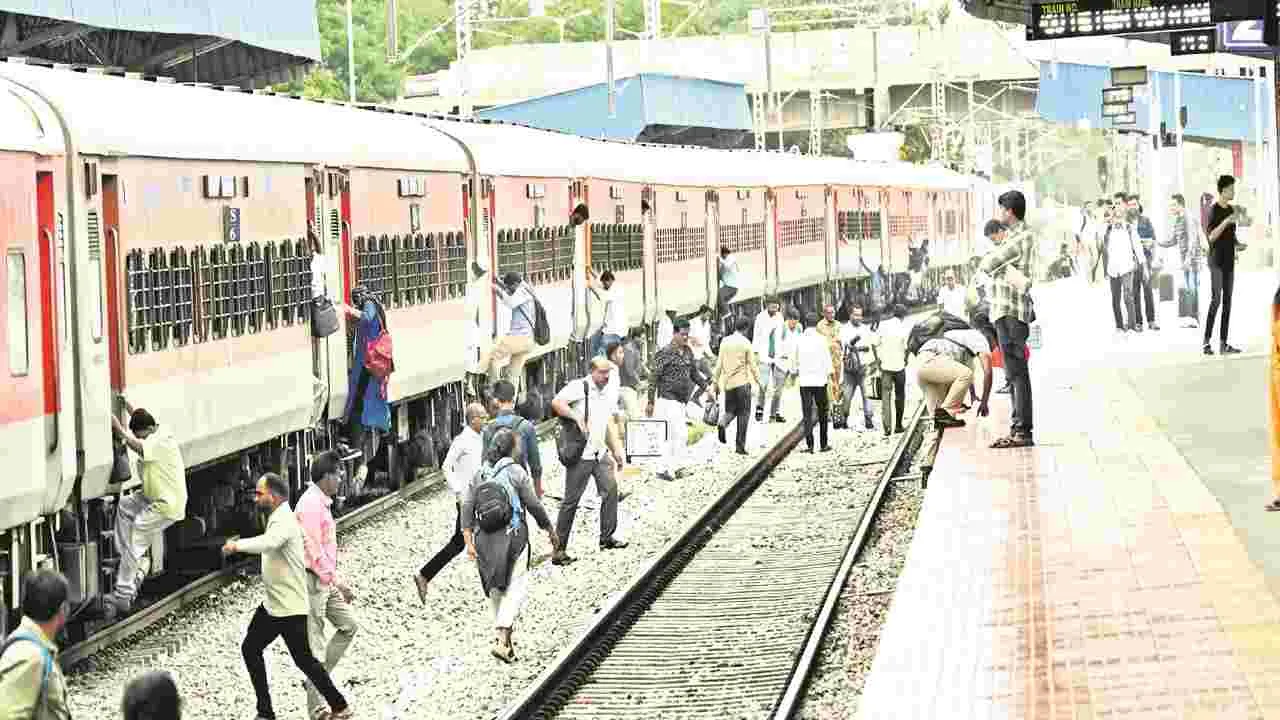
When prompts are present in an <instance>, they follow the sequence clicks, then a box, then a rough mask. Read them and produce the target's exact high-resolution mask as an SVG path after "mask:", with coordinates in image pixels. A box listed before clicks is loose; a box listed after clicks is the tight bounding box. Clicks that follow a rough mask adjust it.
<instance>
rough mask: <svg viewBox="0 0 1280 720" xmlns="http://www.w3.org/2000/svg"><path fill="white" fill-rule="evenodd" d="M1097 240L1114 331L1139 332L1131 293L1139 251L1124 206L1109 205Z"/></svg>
mask: <svg viewBox="0 0 1280 720" xmlns="http://www.w3.org/2000/svg"><path fill="white" fill-rule="evenodd" d="M1099 241H1100V243H1101V249H1100V252H1099V255H1100V256H1101V258H1102V260H1101V262H1102V272H1103V274H1105V275H1106V276H1107V278H1108V279H1109V280H1110V283H1111V313H1112V315H1113V316H1114V319H1115V323H1116V330H1119V331H1120V332H1125V331H1127V330H1132V331H1133V332H1142V323H1140V322H1138V321H1137V315H1136V314H1135V313H1136V312H1137V309H1136V307H1135V305H1136V301H1137V298H1135V297H1134V293H1133V290H1134V287H1135V286H1134V282H1133V273H1134V271H1136V270H1137V267H1138V257H1139V255H1140V250H1139V248H1138V242H1137V236H1136V235H1135V233H1134V229H1133V226H1132V225H1131V224H1130V223H1129V222H1128V220H1127V219H1126V216H1125V210H1124V207H1123V206H1122V205H1121V204H1120V203H1119V202H1116V203H1114V204H1112V206H1111V211H1110V212H1109V213H1108V215H1107V225H1106V227H1105V228H1104V229H1103V231H1102V233H1101V235H1100V237H1099ZM1122 304H1123V307H1124V309H1123V311H1121V305H1122Z"/></svg>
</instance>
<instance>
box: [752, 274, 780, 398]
mask: <svg viewBox="0 0 1280 720" xmlns="http://www.w3.org/2000/svg"><path fill="white" fill-rule="evenodd" d="M781 310H782V303H780V302H779V301H778V298H776V297H767V298H765V300H764V309H763V310H761V311H760V312H759V313H758V314H757V315H756V322H755V327H754V328H753V329H752V331H751V349H752V350H754V351H755V354H756V361H757V362H759V363H760V392H759V395H758V396H757V398H756V422H762V421H763V420H764V401H765V393H766V392H767V391H768V390H769V389H770V388H772V390H773V407H772V408H771V412H770V413H769V416H770V417H771V418H772V417H781V416H780V415H779V413H778V410H779V398H780V396H781V394H782V393H781V390H782V381H783V380H786V377H787V374H786V370H785V369H784V368H782V367H780V366H779V361H778V358H779V355H780V351H781V346H782V342H783V340H784V336H785V332H784V330H783V324H782V312H781Z"/></svg>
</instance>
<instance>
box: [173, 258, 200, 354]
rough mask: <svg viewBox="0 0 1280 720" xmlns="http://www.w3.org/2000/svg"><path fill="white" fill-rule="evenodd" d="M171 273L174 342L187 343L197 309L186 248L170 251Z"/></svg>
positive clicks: (189, 339) (175, 343)
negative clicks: (194, 312)
mask: <svg viewBox="0 0 1280 720" xmlns="http://www.w3.org/2000/svg"><path fill="white" fill-rule="evenodd" d="M169 274H170V277H171V278H172V285H173V295H172V297H173V320H172V322H173V333H172V336H173V344H174V345H176V346H179V345H186V344H187V343H189V342H191V323H192V316H191V315H192V312H193V311H194V309H195V302H194V300H195V296H194V295H193V292H194V287H193V285H192V277H191V263H190V262H189V261H188V258H187V251H186V250H184V249H182V248H175V249H173V250H171V251H169Z"/></svg>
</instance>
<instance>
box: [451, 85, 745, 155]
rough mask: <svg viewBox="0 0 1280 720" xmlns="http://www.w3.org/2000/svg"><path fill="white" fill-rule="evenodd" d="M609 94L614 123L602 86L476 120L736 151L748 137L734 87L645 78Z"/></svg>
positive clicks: (495, 110) (485, 113) (741, 92)
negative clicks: (613, 103)
mask: <svg viewBox="0 0 1280 720" xmlns="http://www.w3.org/2000/svg"><path fill="white" fill-rule="evenodd" d="M614 90H615V93H616V96H617V97H616V113H615V116H614V117H610V116H609V100H608V97H609V87H608V83H603V82H602V83H599V84H596V85H589V86H587V87H583V88H578V89H576V90H568V91H566V92H561V93H556V94H554V95H546V96H543V97H537V98H532V99H529V100H523V101H520V102H515V103H511V104H508V105H499V106H495V107H491V108H488V109H486V110H481V111H479V112H478V113H477V115H479V116H480V117H482V118H487V119H492V120H505V121H508V122H516V123H520V124H523V125H529V126H531V127H536V128H543V129H546V130H558V131H560V132H565V133H571V134H573V135H580V136H582V137H589V138H597V139H609V140H626V141H641V142H655V143H677V144H686V145H706V146H712V147H738V146H739V145H741V144H742V140H743V138H744V137H745V136H746V135H747V134H749V133H750V132H751V110H750V108H749V107H748V105H747V95H746V91H745V89H744V86H743V85H741V84H738V83H727V82H720V81H716V80H705V79H701V78H690V77H680V76H676V75H666V74H661V73H644V74H640V75H632V76H629V77H624V78H617V79H615V80H614Z"/></svg>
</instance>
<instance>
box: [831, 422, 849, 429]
mask: <svg viewBox="0 0 1280 720" xmlns="http://www.w3.org/2000/svg"><path fill="white" fill-rule="evenodd" d="M831 429H832V430H848V429H849V425H848V423H842V422H837V423H831Z"/></svg>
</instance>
